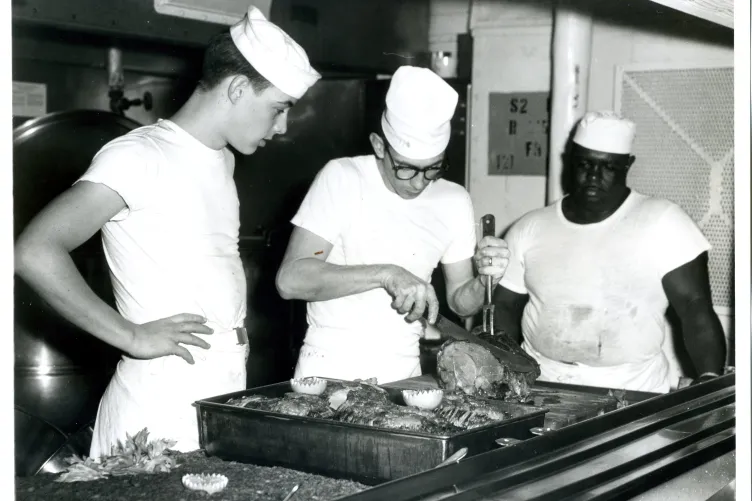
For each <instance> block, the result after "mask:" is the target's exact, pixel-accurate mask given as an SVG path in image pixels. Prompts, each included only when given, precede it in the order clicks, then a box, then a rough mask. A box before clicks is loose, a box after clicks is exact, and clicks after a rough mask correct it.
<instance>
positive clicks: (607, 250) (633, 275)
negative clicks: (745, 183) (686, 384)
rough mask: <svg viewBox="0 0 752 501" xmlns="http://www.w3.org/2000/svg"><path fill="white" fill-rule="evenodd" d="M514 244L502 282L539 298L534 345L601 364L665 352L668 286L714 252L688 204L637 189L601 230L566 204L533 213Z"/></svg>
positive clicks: (528, 317) (529, 327) (533, 309)
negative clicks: (674, 275)
mask: <svg viewBox="0 0 752 501" xmlns="http://www.w3.org/2000/svg"><path fill="white" fill-rule="evenodd" d="M506 241H507V242H508V244H509V248H510V251H511V253H512V255H511V259H510V263H509V267H508V268H507V271H506V274H505V275H504V277H503V278H502V280H501V285H502V286H504V287H506V288H507V289H509V290H511V291H514V292H517V293H520V294H529V295H530V300H529V302H528V304H527V306H526V307H525V310H524V314H523V318H522V333H523V336H524V342H525V344H526V345H528V346H529V347H532V348H533V350H534V352H537V353H539V354H541V355H543V356H545V357H547V358H549V359H551V360H555V361H560V362H566V363H581V364H585V365H587V366H592V367H611V366H617V365H622V364H635V363H639V362H645V361H648V360H650V359H651V358H654V357H656V356H658V355H659V354H661V345H662V343H663V339H664V335H665V333H666V331H667V322H666V318H665V312H666V308H667V307H668V304H669V303H668V299H667V298H666V294H665V292H664V290H663V287H662V285H661V279H662V277H663V276H664V275H665V274H666V273H668V272H670V271H672V270H674V269H676V268H678V267H679V266H681V265H683V264H686V263H688V262H689V261H691V260H693V259H694V258H696V257H697V256H698V255H700V254H701V253H702V252H704V251H706V250H708V249H710V244H709V243H708V241H707V240H706V239H705V237H704V236H703V234H702V233H701V232H700V230H699V228H698V227H697V225H695V223H694V222H693V221H692V219H690V217H689V216H688V215H687V214H686V213H685V212H684V211H683V210H682V209H681V208H680V207H679V206H678V205H676V204H674V203H672V202H670V201H668V200H663V199H659V198H653V197H648V196H645V195H641V194H639V193H637V192H635V191H634V190H632V192H631V193H630V195H629V196H628V198H627V199H626V201H625V202H624V203H623V204H622V206H621V207H620V208H619V209H618V210H617V211H616V212H615V213H614V214H613V215H611V216H610V217H609V218H608V219H606V220H605V221H602V222H600V223H595V224H587V225H582V224H575V223H572V222H570V221H569V220H567V219H566V218H565V217H564V214H563V213H562V209H561V200H559V201H558V202H556V203H555V204H552V205H550V206H548V207H545V208H543V209H539V210H535V211H532V212H530V213H528V214H526V215H525V216H523V217H522V218H521V219H520V220H519V221H518V222H517V223H516V224H514V226H513V227H512V228H511V229H510V230H509V232H508V234H507V236H506ZM531 351H532V350H531Z"/></svg>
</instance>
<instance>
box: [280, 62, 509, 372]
mask: <svg viewBox="0 0 752 501" xmlns="http://www.w3.org/2000/svg"><path fill="white" fill-rule="evenodd" d="M456 105H457V93H456V92H455V91H454V89H452V88H451V87H450V86H449V85H448V84H447V83H446V82H444V81H443V80H442V79H441V78H440V77H439V76H437V75H436V74H435V73H433V72H432V71H430V70H428V69H425V68H417V67H412V66H403V67H401V68H399V69H398V70H397V71H396V72H395V74H394V76H393V78H392V81H391V83H390V87H389V90H388V92H387V96H386V110H385V112H384V113H383V115H382V119H381V126H382V133H383V134H376V133H373V134H371V136H370V140H371V146H372V147H373V152H374V155H368V156H361V157H355V158H339V159H336V160H332V161H331V162H329V163H328V164H327V165H326V166H325V167H324V168H323V169H322V170H321V171H320V172H319V174H318V175H317V177H316V179H315V180H314V182H313V185H312V186H311V188H310V190H309V192H308V194H307V195H306V197H305V199H304V201H303V203H302V204H301V207H300V209H299V211H298V213H297V214H296V215H295V217H294V218H293V219H292V222H293V224H294V225H295V226H296V227H295V228H294V230H293V233H292V237H291V239H290V244H289V246H288V249H287V253H286V255H285V258H284V261H283V263H282V266H281V267H280V270H279V272H278V275H277V288H278V290H279V292H280V294H281V295H282V297H284V298H286V299H302V300H305V301H308V323H309V328H308V331H307V333H306V337H305V341H304V345H303V347H302V349H301V352H300V355H299V358H298V364H297V367H296V370H295V376H296V377H306V376H320V377H331V378H337V379H346V380H352V379H357V378H371V377H375V378H377V380H378V382H379V383H387V382H390V381H395V380H400V379H404V378H408V377H412V376H417V375H420V359H419V347H418V341H419V338H420V336H421V333H422V330H423V327H422V324H421V322H420V321H419V319H420V318H421V317H422V316H423V314H424V313H425V312H426V310H428V315H427V316H428V321H429V322H431V323H433V322H434V321H435V320H436V316H437V314H438V300H437V298H436V294H435V292H434V290H433V288H432V287H431V285H430V279H431V275H432V272H433V270H434V268H435V267H436V266H437V264H438V263H439V262H441V264H442V266H443V271H444V275H445V277H446V285H447V287H446V288H447V300H448V303H449V306H450V307H451V308H452V310H453V311H455V312H456V313H457V314H459V315H460V316H469V315H472V314H473V313H475V312H477V311H478V310H479V309H480V307H481V306H482V304H483V297H484V290H485V287H484V282H483V280H484V279H490V280H492V281H493V282H494V283H497V282H498V281H499V279H500V278H501V276H502V274H503V272H504V269H505V267H506V263H507V257H508V250H507V249H506V244H505V243H504V242H503V241H502V240H501V239H498V238H495V237H485V238H484V239H482V240H481V242H480V244H479V245H478V249H477V251H476V222H475V217H474V215H473V206H472V203H471V201H470V196H469V195H468V193H467V191H465V189H464V188H462V187H461V186H459V185H457V184H455V183H452V182H449V181H446V180H443V179H440V177H441V174H442V173H443V171H444V163H443V162H444V150H445V149H446V146H447V144H448V142H449V135H450V123H449V121H450V119H451V117H452V115H453V113H454V109H455V107H456ZM473 259H474V260H475V265H476V266H477V268H478V270H479V273H480V275H479V277H478V278H476V277H475V276H474V272H473V261H472V260H473ZM481 276H485V278H484V279H480V277H481Z"/></svg>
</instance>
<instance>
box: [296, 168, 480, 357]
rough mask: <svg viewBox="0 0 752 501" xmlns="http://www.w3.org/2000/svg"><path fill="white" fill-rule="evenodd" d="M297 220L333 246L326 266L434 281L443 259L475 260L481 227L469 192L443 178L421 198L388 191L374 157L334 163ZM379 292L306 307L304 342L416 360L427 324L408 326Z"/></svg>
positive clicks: (319, 178) (315, 184)
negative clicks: (386, 268)
mask: <svg viewBox="0 0 752 501" xmlns="http://www.w3.org/2000/svg"><path fill="white" fill-rule="evenodd" d="M292 223H293V224H295V225H296V226H299V227H301V228H305V229H306V230H308V231H310V232H312V233H315V234H316V235H318V236H320V237H321V238H323V239H325V240H327V241H328V242H330V243H331V244H332V245H333V248H332V251H331V253H330V254H329V257H328V258H327V262H328V263H332V264H336V265H344V266H357V265H372V264H394V265H398V266H401V267H403V268H405V269H406V270H408V271H410V272H411V273H413V274H414V275H415V276H417V277H418V278H421V279H423V280H425V281H427V282H430V280H431V275H432V274H433V271H434V269H435V268H436V266H437V265H438V263H439V262H441V263H443V264H450V263H455V262H459V261H462V260H465V259H469V258H471V257H472V256H473V254H474V252H475V245H476V229H475V218H474V214H473V206H472V202H471V200H470V195H469V194H468V193H467V191H466V190H465V189H464V188H463V187H461V186H460V185H458V184H456V183H452V182H450V181H446V180H443V179H440V180H437V181H434V182H432V183H431V184H429V185H428V186H427V187H426V189H425V190H424V191H423V192H422V193H421V194H420V195H419V196H418V197H417V198H415V199H412V200H406V199H403V198H401V197H400V196H399V195H397V194H396V193H393V192H391V191H389V189H388V188H387V187H386V185H385V184H384V180H383V179H382V177H381V174H380V172H379V168H378V166H377V164H376V159H375V157H374V156H373V155H369V156H360V157H353V158H340V159H336V160H332V161H330V162H329V163H327V165H326V166H324V168H323V169H322V170H321V171H320V172H319V173H318V175H317V176H316V178H315V180H314V182H313V184H312V186H311V188H310V190H309V191H308V193H307V195H306V197H305V199H304V200H303V203H302V204H301V207H300V209H299V210H298V212H297V214H296V215H295V216H294V217H293V219H292ZM391 303H392V297H391V296H390V295H389V294H388V293H387V292H386V291H385V290H384V289H383V288H378V289H374V290H371V291H367V292H364V293H361V294H354V295H350V296H346V297H342V298H337V299H332V300H329V301H315V302H309V303H308V324H309V329H308V333H307V335H306V340H305V342H306V344H309V345H311V346H320V347H322V348H325V349H329V350H339V349H363V348H365V349H367V350H375V351H381V350H385V351H387V352H391V353H396V354H400V355H405V356H417V355H418V353H419V348H418V340H419V335H420V332H421V328H422V327H421V324H420V323H419V322H417V321H416V322H412V323H410V324H408V323H407V322H406V321H405V320H404V316H405V315H402V314H400V313H398V312H397V311H396V310H394V309H392V307H391Z"/></svg>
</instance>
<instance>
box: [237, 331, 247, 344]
mask: <svg viewBox="0 0 752 501" xmlns="http://www.w3.org/2000/svg"><path fill="white" fill-rule="evenodd" d="M235 333H236V334H237V335H238V344H239V345H241V346H242V345H245V344H248V331H247V330H246V328H245V327H236V328H235Z"/></svg>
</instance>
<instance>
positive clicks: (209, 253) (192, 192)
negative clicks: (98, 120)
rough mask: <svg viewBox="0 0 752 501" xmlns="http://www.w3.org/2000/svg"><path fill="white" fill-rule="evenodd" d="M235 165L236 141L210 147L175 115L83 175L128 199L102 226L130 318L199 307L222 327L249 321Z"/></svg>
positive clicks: (116, 145)
mask: <svg viewBox="0 0 752 501" xmlns="http://www.w3.org/2000/svg"><path fill="white" fill-rule="evenodd" d="M234 168H235V159H234V157H233V155H232V153H231V152H230V151H229V150H228V149H227V148H225V149H222V150H213V149H211V148H208V147H207V146H205V145H204V144H202V143H201V142H199V141H198V140H197V139H195V138H194V137H193V136H191V135H190V134H188V133H187V132H186V131H184V130H183V129H181V128H180V127H179V126H177V125H176V124H175V123H173V122H171V121H169V120H160V121H159V122H158V123H156V124H154V125H148V126H144V127H140V128H138V129H136V130H134V131H131V132H130V133H128V134H126V135H125V136H122V137H120V138H117V139H115V140H113V141H111V142H110V143H108V144H107V145H105V146H104V147H103V148H102V149H101V150H100V151H99V152H98V153H97V155H96V156H95V157H94V160H93V161H92V164H91V166H90V167H89V169H88V170H87V172H86V173H85V174H84V175H83V176H82V177H81V178H80V179H79V181H89V182H93V183H101V184H103V185H105V186H107V187H109V188H110V189H112V190H114V191H116V192H117V193H118V194H119V195H120V196H121V197H122V198H123V200H124V201H125V203H126V208H125V209H123V210H122V211H121V212H120V213H119V214H117V215H116V216H115V217H113V218H112V219H111V220H110V221H108V222H107V223H105V225H104V227H103V228H102V241H103V245H104V252H105V256H106V258H107V262H108V264H109V267H110V271H111V276H112V283H113V289H114V293H115V299H116V301H117V307H118V310H119V311H120V313H121V314H122V315H123V317H125V318H126V319H128V320H130V321H132V322H135V323H138V324H141V323H145V322H149V321H152V320H156V319H160V318H165V317H168V316H171V315H175V314H178V313H195V314H198V315H203V316H205V317H206V318H207V319H208V322H207V325H209V326H211V327H212V328H214V329H215V332H221V331H228V330H231V329H234V328H236V327H242V325H243V321H244V319H245V314H246V282H245V274H244V271H243V265H242V262H241V260H240V254H239V252H238V233H239V229H240V216H239V202H238V195H237V190H236V187H235V182H234V180H233V171H234Z"/></svg>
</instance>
